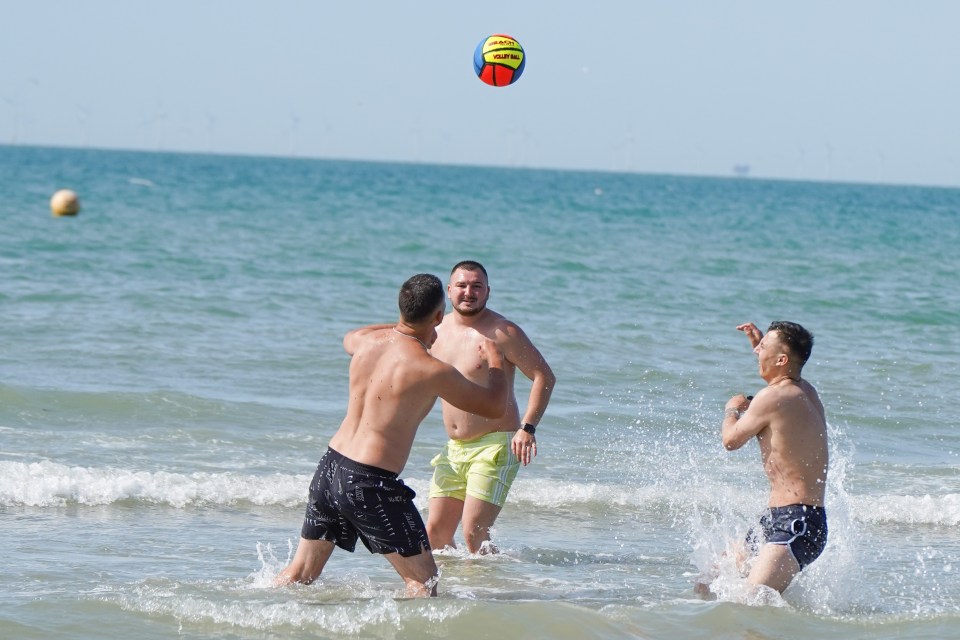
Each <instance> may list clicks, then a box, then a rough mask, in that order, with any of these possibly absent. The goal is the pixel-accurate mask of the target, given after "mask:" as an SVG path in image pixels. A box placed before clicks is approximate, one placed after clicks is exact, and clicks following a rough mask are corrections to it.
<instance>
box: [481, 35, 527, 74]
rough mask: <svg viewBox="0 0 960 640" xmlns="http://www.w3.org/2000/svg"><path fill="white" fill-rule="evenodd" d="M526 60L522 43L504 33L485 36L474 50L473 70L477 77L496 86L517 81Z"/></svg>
mask: <svg viewBox="0 0 960 640" xmlns="http://www.w3.org/2000/svg"><path fill="white" fill-rule="evenodd" d="M526 62H527V57H526V55H525V54H524V53H523V47H521V46H520V43H519V42H517V41H516V40H514V39H513V38H512V37H510V36H505V35H503V34H497V35H492V36H489V37H486V38H484V39H483V40H481V41H480V43H479V44H478V45H477V48H476V50H475V51H474V52H473V70H474V71H476V72H477V77H478V78H480V79H481V80H483V81H484V82H486V83H487V84H489V85H492V86H494V87H505V86H507V85H508V84H513V83H514V82H516V81H517V80H518V79H519V78H520V74H522V73H523V67H524V65H525V64H526Z"/></svg>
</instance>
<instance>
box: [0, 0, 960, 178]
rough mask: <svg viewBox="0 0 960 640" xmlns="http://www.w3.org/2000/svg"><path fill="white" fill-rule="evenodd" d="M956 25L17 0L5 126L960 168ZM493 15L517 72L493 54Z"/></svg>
mask: <svg viewBox="0 0 960 640" xmlns="http://www.w3.org/2000/svg"><path fill="white" fill-rule="evenodd" d="M958 31H960V2H955V1H953V0H940V1H936V0H933V1H926V0H918V1H917V2H894V1H892V0H891V1H885V0H849V1H843V0H841V1H836V0H834V1H821V0H814V1H808V2H772V1H770V0H750V1H741V2H728V1H724V0H716V1H706V0H704V1H702V2H693V1H689V0H671V1H656V2H654V1H640V0H617V1H615V2H608V1H605V0H597V1H594V2H582V1H571V0H554V1H549V2H548V1H528V2H523V1H522V0H521V1H518V2H514V3H506V4H504V3H486V4H485V3H468V2H461V1H457V0H415V1H412V2H397V1H395V0H394V1H389V2H388V1H380V0H369V1H367V2H362V1H357V2H324V1H321V0H313V1H310V2H307V1H302V2H289V1H284V0H276V1H270V2H267V1H263V0H257V1H252V0H229V1H227V0H189V1H188V0H164V1H163V2H137V1H135V0H54V1H47V0H45V1H40V0H37V1H33V0H0V143H3V144H9V143H14V144H37V145H54V146H71V147H82V146H89V147H107V148H130V149H146V150H181V151H199V152H208V151H211V152H218V153H244V154H256V155H260V154H263V155H296V156H304V157H325V158H351V159H370V160H391V161H392V160H396V161H416V162H435V163H455V164H481V165H507V166H520V167H550V168H571V169H597V170H613V171H632V172H645V173H675V174H696V175H718V176H728V175H732V174H733V167H734V165H737V164H744V165H749V166H750V169H751V172H750V173H751V175H752V176H756V177H778V178H790V179H800V180H824V179H827V180H842V181H857V182H886V183H901V184H932V185H948V186H960V124H958V123H960V35H958ZM492 33H507V34H510V35H512V36H514V37H515V38H517V39H518V40H519V41H520V42H521V43H522V44H523V46H524V48H525V49H526V51H527V65H526V70H525V72H524V75H523V77H522V78H521V79H520V80H519V82H517V83H516V84H515V85H513V86H510V87H506V88H493V87H488V86H487V85H484V84H483V83H481V82H480V81H479V80H478V79H477V78H476V76H475V75H474V73H473V69H472V62H471V61H472V56H473V50H474V47H475V46H476V44H477V42H478V41H479V40H480V39H481V38H482V37H484V36H486V35H489V34H492ZM0 153H2V148H0Z"/></svg>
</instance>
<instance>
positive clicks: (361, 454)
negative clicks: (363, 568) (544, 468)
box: [275, 274, 509, 596]
mask: <svg viewBox="0 0 960 640" xmlns="http://www.w3.org/2000/svg"><path fill="white" fill-rule="evenodd" d="M399 306H400V320H399V321H398V322H397V323H396V324H381V325H371V326H368V327H361V328H359V329H354V330H353V331H351V332H349V333H348V334H347V335H346V336H345V337H344V339H343V347H344V349H345V350H346V352H347V353H348V354H350V356H351V358H350V390H349V401H348V404H347V415H346V417H345V418H344V419H343V422H342V423H341V424H340V428H339V429H338V430H337V432H336V433H335V434H334V435H333V438H331V440H330V446H329V448H328V449H327V451H326V453H324V454H323V457H322V458H321V460H320V464H319V465H318V466H317V471H316V474H315V475H314V477H313V480H312V482H311V483H310V496H309V498H308V499H307V512H306V516H305V517H304V522H303V528H302V529H301V531H300V543H299V544H298V545H297V552H296V555H294V557H293V560H292V561H291V562H290V564H289V565H288V566H287V567H286V568H285V569H284V570H283V571H281V572H280V573H279V575H277V578H276V581H275V582H276V584H278V585H283V584H289V583H291V582H300V583H310V582H313V581H314V580H316V579H317V578H318V577H319V576H320V572H321V571H323V567H324V566H325V565H326V563H327V560H329V559H330V555H331V554H332V553H333V550H334V548H335V547H340V548H341V549H345V550H347V551H353V550H354V547H355V546H356V543H357V540H358V539H359V540H361V541H362V542H363V544H364V546H366V547H367V549H369V550H370V552H371V553H380V554H383V555H384V556H386V558H387V560H389V562H390V564H392V565H393V567H394V569H396V571H397V573H399V574H400V577H401V578H403V580H404V582H405V583H406V586H407V593H408V594H409V595H411V596H428V595H432V596H435V595H436V594H437V582H438V581H439V572H438V571H437V565H436V563H435V562H434V560H433V553H432V552H431V550H430V544H429V541H428V536H427V532H426V527H425V526H424V524H423V520H422V519H421V517H420V513H419V511H417V508H416V506H415V505H414V503H413V497H414V492H413V490H412V489H410V488H409V487H407V486H406V485H405V484H404V483H403V480H400V479H399V474H400V472H401V471H402V470H403V467H404V465H405V464H406V463H407V458H408V457H409V456H410V449H411V448H412V447H413V438H414V436H415V435H416V433H417V428H418V427H419V426H420V422H421V421H422V420H423V419H424V417H426V415H427V414H428V413H429V412H430V409H431V408H432V407H433V405H434V403H435V402H436V400H437V398H438V397H439V398H443V399H444V400H445V401H446V402H449V403H451V404H453V405H455V406H458V407H460V408H461V409H463V410H464V411H470V412H473V413H479V414H481V415H484V416H487V417H488V418H499V417H500V416H502V415H503V413H504V411H505V410H506V407H507V396H508V392H509V388H508V386H507V378H506V375H505V373H504V371H503V365H504V359H503V355H502V354H501V352H500V351H499V350H498V349H497V347H496V345H495V344H494V343H493V342H491V341H490V340H484V341H482V342H480V343H478V344H477V346H476V350H477V351H476V357H477V359H478V361H480V362H482V363H483V365H484V366H485V367H489V369H490V376H489V377H488V378H487V379H486V384H485V385H481V384H477V383H475V382H471V381H470V380H468V379H467V378H465V377H464V376H463V374H461V373H460V372H459V371H457V370H456V369H455V368H454V367H453V366H451V365H449V364H446V363H445V362H441V361H440V360H437V359H436V358H434V357H433V356H431V355H430V353H429V351H428V350H429V349H430V345H432V344H433V342H434V341H435V340H436V339H437V332H436V328H437V325H439V324H440V322H441V321H442V320H443V312H444V309H445V307H446V302H445V292H444V289H443V283H442V282H441V281H440V279H439V278H437V277H436V276H433V275H430V274H419V275H416V276H413V277H412V278H410V279H408V280H407V281H406V282H404V283H403V286H402V287H401V288H400V296H399Z"/></svg>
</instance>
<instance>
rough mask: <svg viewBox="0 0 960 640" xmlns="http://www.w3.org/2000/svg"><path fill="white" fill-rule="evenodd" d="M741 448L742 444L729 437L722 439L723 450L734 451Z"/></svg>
mask: <svg viewBox="0 0 960 640" xmlns="http://www.w3.org/2000/svg"><path fill="white" fill-rule="evenodd" d="M741 446H743V443H742V442H740V441H738V440H737V439H736V438H731V437H729V436H724V437H723V448H724V449H726V450H727V451H736V450H737V449H739V448H740V447H741Z"/></svg>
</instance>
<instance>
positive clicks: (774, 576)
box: [748, 543, 800, 593]
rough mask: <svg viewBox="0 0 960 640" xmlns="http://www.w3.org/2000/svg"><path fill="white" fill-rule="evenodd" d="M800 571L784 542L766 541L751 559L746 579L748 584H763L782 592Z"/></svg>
mask: <svg viewBox="0 0 960 640" xmlns="http://www.w3.org/2000/svg"><path fill="white" fill-rule="evenodd" d="M798 573H800V565H799V564H797V560H796V558H794V557H793V553H792V552H791V551H790V547H788V546H787V545H785V544H770V543H767V544H765V545H763V546H762V547H760V553H759V554H758V555H757V557H756V558H754V560H753V566H752V567H751V569H750V576H749V577H748V580H749V582H750V584H764V585H766V586H768V587H770V588H771V589H776V590H777V591H779V592H780V593H783V591H784V589H786V588H787V587H789V586H790V582H791V581H792V580H793V578H794V576H796V575H797V574H798Z"/></svg>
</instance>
